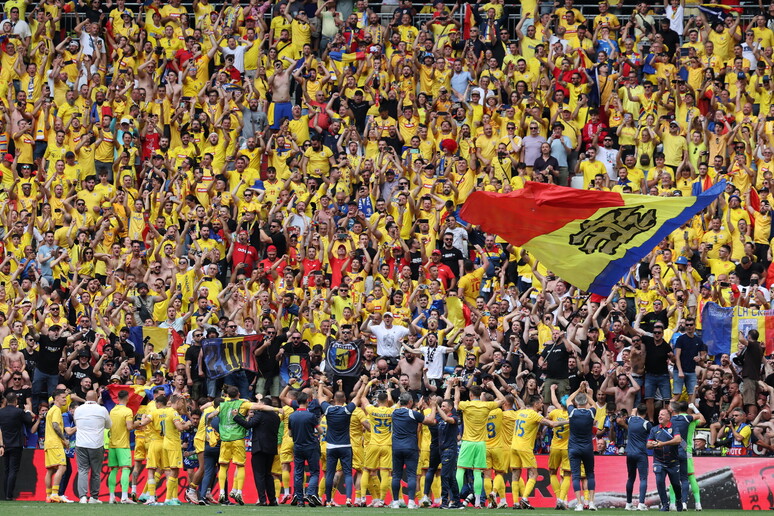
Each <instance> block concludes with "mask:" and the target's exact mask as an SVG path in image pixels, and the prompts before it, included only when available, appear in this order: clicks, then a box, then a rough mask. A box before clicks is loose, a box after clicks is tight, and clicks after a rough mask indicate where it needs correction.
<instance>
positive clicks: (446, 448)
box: [437, 378, 464, 509]
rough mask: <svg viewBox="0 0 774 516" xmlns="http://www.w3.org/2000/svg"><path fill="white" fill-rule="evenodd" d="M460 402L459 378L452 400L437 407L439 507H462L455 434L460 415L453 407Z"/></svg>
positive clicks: (456, 434)
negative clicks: (439, 457) (439, 479)
mask: <svg viewBox="0 0 774 516" xmlns="http://www.w3.org/2000/svg"><path fill="white" fill-rule="evenodd" d="M459 402H460V383H459V378H457V379H456V380H455V384H454V402H452V401H451V400H449V399H445V400H443V403H441V406H440V407H438V414H437V418H438V448H439V450H440V452H441V507H446V508H449V509H462V508H463V507H464V505H462V504H461V503H460V489H459V485H458V484H457V478H456V472H457V436H458V435H459V428H460V416H459V414H458V413H457V409H456V408H455V407H456V406H457V405H459Z"/></svg>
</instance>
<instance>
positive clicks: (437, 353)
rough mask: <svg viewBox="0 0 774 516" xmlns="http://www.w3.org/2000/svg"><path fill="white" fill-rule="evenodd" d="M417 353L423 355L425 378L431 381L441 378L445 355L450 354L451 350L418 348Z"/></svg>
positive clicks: (438, 347) (439, 347) (437, 347)
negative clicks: (425, 370)
mask: <svg viewBox="0 0 774 516" xmlns="http://www.w3.org/2000/svg"><path fill="white" fill-rule="evenodd" d="M419 351H421V352H422V353H424V355H425V367H426V368H427V377H428V378H429V379H431V380H438V379H440V378H443V366H444V364H445V363H446V354H447V353H451V352H452V348H447V347H446V346H436V347H434V348H431V347H430V346H420V347H419Z"/></svg>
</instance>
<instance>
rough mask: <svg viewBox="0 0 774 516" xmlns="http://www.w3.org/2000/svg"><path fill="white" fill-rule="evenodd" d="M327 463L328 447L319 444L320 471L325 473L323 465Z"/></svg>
mask: <svg viewBox="0 0 774 516" xmlns="http://www.w3.org/2000/svg"><path fill="white" fill-rule="evenodd" d="M327 462H328V447H327V446H326V445H325V443H321V444H320V471H325V464H326V463H327Z"/></svg>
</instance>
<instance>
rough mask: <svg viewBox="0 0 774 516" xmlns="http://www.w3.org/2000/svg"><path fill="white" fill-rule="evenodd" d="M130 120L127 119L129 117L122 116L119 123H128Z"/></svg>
mask: <svg viewBox="0 0 774 516" xmlns="http://www.w3.org/2000/svg"><path fill="white" fill-rule="evenodd" d="M130 121H131V120H129V119H128V118H126V117H124V118H122V119H121V123H122V124H128V123H129V122H130Z"/></svg>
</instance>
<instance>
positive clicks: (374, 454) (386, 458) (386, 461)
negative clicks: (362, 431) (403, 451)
mask: <svg viewBox="0 0 774 516" xmlns="http://www.w3.org/2000/svg"><path fill="white" fill-rule="evenodd" d="M365 469H392V447H391V446H383V445H380V444H375V445H369V446H368V447H366V450H365Z"/></svg>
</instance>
